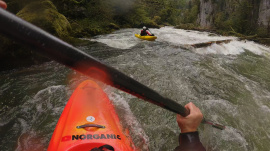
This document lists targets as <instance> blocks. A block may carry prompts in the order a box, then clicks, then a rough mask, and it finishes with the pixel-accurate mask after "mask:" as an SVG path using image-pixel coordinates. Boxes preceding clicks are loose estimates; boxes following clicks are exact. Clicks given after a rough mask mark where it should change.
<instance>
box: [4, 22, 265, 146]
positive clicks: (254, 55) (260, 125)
mask: <svg viewBox="0 0 270 151" xmlns="http://www.w3.org/2000/svg"><path fill="white" fill-rule="evenodd" d="M139 31H140V29H121V30H118V31H115V32H113V33H111V34H108V35H99V36H96V37H94V38H92V39H86V40H89V41H90V44H89V45H88V46H82V47H78V48H79V49H81V50H82V51H84V52H86V53H88V54H90V55H92V56H94V57H96V58H98V59H99V60H101V61H102V62H104V63H105V64H107V65H110V66H112V67H114V68H116V69H118V70H120V71H121V72H123V73H125V74H126V75H128V76H130V77H132V78H134V79H135V80H137V81H139V82H141V83H143V84H144V85H146V86H148V87H150V88H152V89H154V90H155V91H157V92H159V93H160V94H161V95H163V96H165V97H168V98H171V99H172V100H175V101H177V102H178V103H180V104H182V105H185V104H187V103H188V102H190V101H191V102H193V103H194V104H195V105H196V106H198V107H199V108H200V109H201V110H202V112H203V114H204V116H205V117H206V118H207V119H209V120H212V121H214V122H216V123H220V124H223V125H226V129H225V130H223V131H221V130H218V129H215V128H212V127H211V126H209V125H203V124H201V125H200V127H199V133H200V139H201V141H202V143H203V145H204V146H205V148H206V149H207V150H209V151H220V150H223V151H232V150H234V151H238V150H239V151H256V150H257V151H263V150H268V149H269V145H270V127H269V125H270V80H269V77H270V76H269V75H270V48H269V47H267V46H263V45H260V44H257V43H255V42H252V41H240V40H238V39H237V38H236V37H224V36H218V35H215V34H212V33H207V32H198V31H187V30H181V29H174V28H172V27H163V28H161V29H151V31H152V33H154V34H155V35H156V36H157V37H158V38H157V39H156V41H151V42H150V41H144V40H140V39H138V38H136V37H135V36H134V34H135V33H138V32H139ZM218 40H231V41H230V42H228V43H221V44H212V45H211V46H207V47H203V48H193V47H191V45H192V44H197V43H202V42H209V41H218ZM86 79H88V77H86V76H84V75H81V74H79V73H77V72H75V71H73V70H71V69H68V68H67V67H65V66H63V65H60V64H58V63H56V62H54V61H51V62H47V63H44V64H42V65H37V66H32V67H29V68H22V69H16V70H11V71H5V72H0V100H1V101H0V150H3V151H9V150H10V151H11V150H18V151H22V150H46V148H47V147H48V144H49V141H50V138H51V135H52V133H53V131H54V128H55V126H56V123H57V121H58V119H59V117H60V115H61V112H62V111H63V109H64V107H65V104H66V103H67V101H68V98H69V97H70V95H71V94H72V92H73V90H74V89H75V87H76V86H77V85H78V84H79V83H80V82H82V81H83V80H86ZM99 84H100V85H101V86H102V87H103V88H104V90H105V92H106V93H107V94H108V96H109V98H110V99H111V100H112V102H113V104H114V105H115V108H116V111H117V113H118V114H119V117H120V120H121V124H122V125H123V126H124V127H125V128H128V129H129V132H130V135H131V136H132V138H133V141H134V143H135V145H136V146H137V148H140V149H141V150H150V151H152V150H155V151H172V150H173V149H174V148H175V147H176V146H177V145H178V135H179V133H180V130H179V128H178V126H177V123H176V115H175V114H174V113H171V112H169V111H167V110H165V109H161V108H160V107H157V106H155V105H153V104H149V103H147V102H145V101H143V100H140V99H138V98H136V97H133V96H131V95H129V94H127V93H124V92H122V91H119V90H116V89H115V88H112V87H110V86H106V85H104V84H102V83H99Z"/></svg>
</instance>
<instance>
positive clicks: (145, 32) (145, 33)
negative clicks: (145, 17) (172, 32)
mask: <svg viewBox="0 0 270 151" xmlns="http://www.w3.org/2000/svg"><path fill="white" fill-rule="evenodd" d="M140 35H141V36H155V35H154V34H152V33H151V32H150V30H149V29H148V28H147V27H145V26H143V29H142V30H141V34H140Z"/></svg>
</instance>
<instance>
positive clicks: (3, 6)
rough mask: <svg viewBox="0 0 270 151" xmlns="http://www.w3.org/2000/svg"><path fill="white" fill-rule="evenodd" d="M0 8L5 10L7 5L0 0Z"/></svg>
mask: <svg viewBox="0 0 270 151" xmlns="http://www.w3.org/2000/svg"><path fill="white" fill-rule="evenodd" d="M0 7H1V8H4V9H6V8H7V4H6V3H5V2H4V1H1V0H0Z"/></svg>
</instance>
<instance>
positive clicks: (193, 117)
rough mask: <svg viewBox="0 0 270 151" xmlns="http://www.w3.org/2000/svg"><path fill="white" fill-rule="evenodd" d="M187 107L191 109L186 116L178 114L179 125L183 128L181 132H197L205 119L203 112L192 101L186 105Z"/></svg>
mask: <svg viewBox="0 0 270 151" xmlns="http://www.w3.org/2000/svg"><path fill="white" fill-rule="evenodd" d="M185 108H186V109H187V110H189V111H190V113H189V115H188V116H186V117H182V116H181V115H179V114H177V117H176V120H177V123H178V126H179V127H180V129H181V133H188V132H195V131H197V129H198V127H199V125H200V123H201V121H202V119H203V114H202V112H201V110H200V109H199V108H198V107H196V106H195V105H194V104H193V103H192V102H190V103H188V104H187V105H185Z"/></svg>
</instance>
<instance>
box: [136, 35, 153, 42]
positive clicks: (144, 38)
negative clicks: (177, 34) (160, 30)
mask: <svg viewBox="0 0 270 151" xmlns="http://www.w3.org/2000/svg"><path fill="white" fill-rule="evenodd" d="M135 36H136V37H137V38H140V39H143V40H149V41H154V40H155V39H157V36H141V35H140V34H135Z"/></svg>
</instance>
